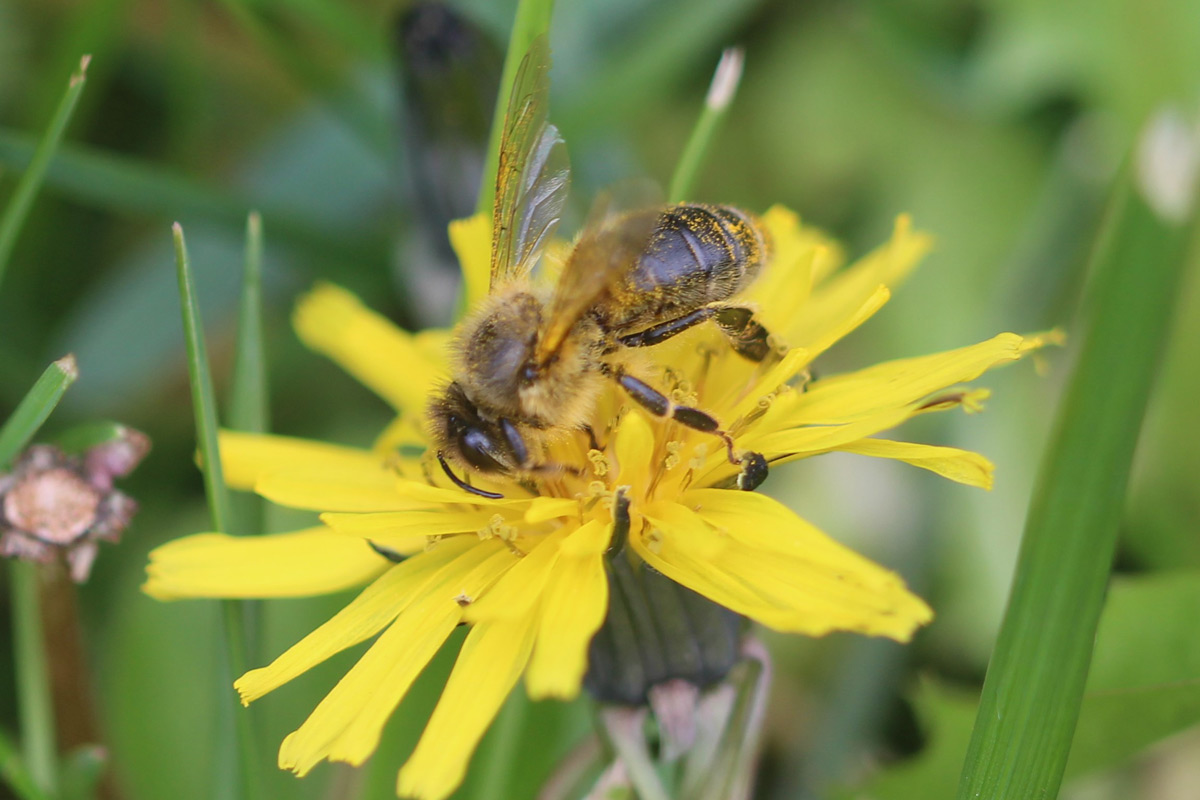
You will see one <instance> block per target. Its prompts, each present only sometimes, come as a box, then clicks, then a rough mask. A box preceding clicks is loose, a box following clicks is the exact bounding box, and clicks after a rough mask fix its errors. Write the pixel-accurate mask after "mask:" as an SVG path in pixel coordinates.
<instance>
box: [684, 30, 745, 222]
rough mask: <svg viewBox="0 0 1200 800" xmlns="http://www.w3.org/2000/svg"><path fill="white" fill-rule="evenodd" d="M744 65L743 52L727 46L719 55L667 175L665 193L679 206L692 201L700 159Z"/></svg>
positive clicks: (736, 86)
mask: <svg viewBox="0 0 1200 800" xmlns="http://www.w3.org/2000/svg"><path fill="white" fill-rule="evenodd" d="M744 62H745V53H743V52H742V49H741V48H740V47H730V48H728V49H727V50H726V51H725V52H724V53H722V54H721V60H720V62H718V63H717V70H716V72H715V73H713V79H712V83H711V84H710V85H709V87H708V96H707V97H705V99H704V109H703V110H702V111H701V112H700V119H698V120H696V127H695V128H693V129H692V135H691V136H690V137H689V138H688V140H687V144H686V145H684V148H683V154H682V155H680V156H679V163H678V164H677V165H676V167H675V174H674V175H673V176H671V187H670V189H669V190H668V192H667V198H668V199H669V201H670V202H672V203H682V202H684V201H686V200H690V199H692V192H693V191H694V189H695V186H696V178H697V177H698V176H699V174H700V167H701V166H702V165H703V164H704V157H705V156H706V155H707V154H708V149H709V146H710V145H712V141H713V138H714V137H715V135H716V132H717V128H718V127H719V126H720V124H721V120H723V119H724V118H725V114H726V112H728V111H729V106H730V105H731V104H732V103H733V98H734V96H735V95H736V94H737V90H738V84H739V83H741V80H742V65H743V64H744Z"/></svg>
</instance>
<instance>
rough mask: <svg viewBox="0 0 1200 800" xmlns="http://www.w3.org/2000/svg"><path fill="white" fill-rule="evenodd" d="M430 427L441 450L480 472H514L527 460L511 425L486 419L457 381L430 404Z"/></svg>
mask: <svg viewBox="0 0 1200 800" xmlns="http://www.w3.org/2000/svg"><path fill="white" fill-rule="evenodd" d="M429 427H430V435H431V437H432V439H433V442H434V444H435V445H436V446H437V449H438V450H439V451H440V452H443V453H445V454H446V455H448V456H449V457H450V458H451V459H452V460H454V461H457V462H458V463H460V464H465V465H467V466H469V467H471V468H473V469H475V470H478V471H479V472H483V473H490V474H496V473H511V472H513V471H514V470H517V469H520V467H521V465H522V464H523V463H524V462H525V461H526V451H525V444H524V442H523V441H522V440H521V437H520V435H519V434H518V433H517V431H516V429H515V428H514V427H513V426H512V424H511V423H506V422H505V421H504V420H498V421H492V420H488V419H485V418H484V417H483V415H482V414H481V413H480V411H479V407H478V406H477V405H475V403H473V402H471V399H470V398H469V397H467V395H466V393H465V392H464V391H463V388H462V387H461V386H460V385H459V384H458V382H457V381H456V382H454V383H451V384H450V385H449V386H447V387H446V389H445V391H444V392H442V393H441V394H439V395H437V396H436V397H434V399H433V400H432V402H431V403H430V405H429Z"/></svg>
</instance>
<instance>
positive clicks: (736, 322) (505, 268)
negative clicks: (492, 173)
mask: <svg viewBox="0 0 1200 800" xmlns="http://www.w3.org/2000/svg"><path fill="white" fill-rule="evenodd" d="M548 64H549V55H548V49H547V46H546V42H545V38H544V37H540V38H539V39H538V40H536V41H535V42H534V44H533V45H532V46H531V48H530V51H529V53H528V54H527V55H526V57H525V59H524V61H523V62H522V64H521V67H520V69H519V70H518V74H517V78H516V83H515V85H514V88H513V94H512V99H511V101H510V104H509V107H508V109H507V117H506V121H505V129H504V132H503V135H502V139H501V146H500V161H499V168H498V175H497V182H496V194H495V205H494V209H493V215H492V216H493V219H492V232H493V236H492V256H491V283H490V287H489V295H488V297H487V298H486V299H485V300H483V301H481V302H480V304H479V307H477V308H475V309H473V310H472V311H471V313H470V314H469V315H468V317H467V318H466V320H465V321H464V322H463V323H462V324H461V326H460V328H459V330H458V332H457V334H456V337H455V350H456V352H457V358H458V363H457V370H456V374H455V375H454V379H453V380H452V381H451V382H450V383H449V385H447V386H446V387H445V388H444V389H443V390H441V391H440V392H439V393H437V394H436V395H435V396H434V397H433V398H432V400H431V401H430V404H429V409H428V419H429V428H430V433H431V435H432V440H433V442H434V443H435V444H436V447H437V459H438V461H439V463H440V464H441V467H442V469H443V470H444V471H445V472H446V474H447V476H448V477H449V478H450V479H451V480H452V481H453V482H454V483H455V484H456V485H458V486H459V487H461V488H463V489H465V490H467V491H470V492H472V493H474V494H476V495H480V496H484V497H500V496H501V495H499V494H497V493H495V492H488V491H485V490H483V489H480V488H478V487H474V486H471V485H470V484H469V483H468V482H467V481H465V480H463V479H462V478H460V477H459V476H457V475H456V474H455V473H454V471H453V470H452V469H451V467H450V464H449V463H448V462H447V458H449V460H450V461H452V462H455V463H457V464H459V465H461V466H463V467H466V468H468V469H469V470H475V471H477V472H479V473H482V474H485V475H504V476H515V477H536V476H538V475H544V474H555V473H561V472H562V471H564V470H572V469H574V467H573V466H572V465H562V464H555V463H548V462H545V461H542V460H539V456H540V455H541V453H542V451H543V445H544V444H545V443H547V442H549V441H551V440H552V439H553V438H554V437H555V436H558V435H561V434H562V433H563V432H564V431H570V430H589V431H590V429H589V428H588V427H587V424H588V420H589V418H590V416H591V414H592V412H593V410H594V407H595V404H596V400H597V398H598V397H599V395H600V394H601V392H602V391H603V389H604V387H605V385H606V383H607V382H609V381H616V382H617V384H619V385H620V386H621V388H622V389H624V391H625V392H626V393H627V394H628V395H629V396H630V397H631V398H632V399H633V400H634V401H635V402H636V403H638V404H639V405H640V406H642V407H643V408H645V409H646V410H647V411H649V412H650V413H652V414H654V415H655V416H658V417H662V418H668V419H672V420H674V421H676V422H678V423H680V424H682V425H685V426H687V427H690V428H693V429H695V430H699V431H704V432H708V433H712V434H714V435H716V436H718V437H720V439H721V440H722V441H723V442H724V445H725V447H726V449H727V452H728V457H729V460H730V461H731V462H732V463H734V464H738V465H739V466H740V472H739V476H738V478H737V484H738V486H740V487H741V488H743V489H753V488H755V487H757V486H758V485H759V484H760V483H761V482H762V481H763V480H764V479H765V478H766V474H767V463H766V461H765V459H764V458H763V456H762V455H761V454H759V453H750V452H748V453H743V454H741V455H737V454H735V452H734V446H733V440H732V437H730V435H729V434H728V433H727V432H726V431H724V430H722V428H721V426H720V423H719V422H718V421H717V419H716V418H715V417H713V416H712V415H711V414H709V413H707V412H706V411H704V410H702V409H700V408H694V407H692V406H687V405H680V404H677V403H675V402H673V401H672V400H671V399H670V398H669V397H668V396H667V395H665V394H663V393H662V392H661V391H659V390H657V389H655V388H654V387H653V386H651V385H650V384H649V383H647V382H645V381H644V380H642V379H641V378H639V377H637V376H635V375H633V374H630V373H629V372H627V371H626V366H624V361H625V359H622V358H621V355H622V353H623V352H624V351H627V350H628V349H629V348H640V347H651V346H654V345H657V344H659V343H661V342H664V341H666V340H667V339H670V338H671V337H673V336H675V335H677V334H679V333H682V332H683V331H685V330H688V329H689V328H691V327H693V326H695V325H698V324H700V323H702V322H705V321H708V320H711V321H712V322H714V323H716V325H717V326H718V327H719V328H720V329H721V331H722V332H724V333H725V335H726V338H727V339H728V341H729V343H730V345H731V346H732V347H733V349H734V351H735V352H737V353H738V354H740V355H741V356H743V357H745V358H747V359H750V360H752V361H759V362H760V361H763V360H764V359H766V358H767V357H768V356H769V355H771V354H772V353H773V352H774V351H773V349H772V347H771V346H770V344H769V343H768V332H767V330H766V329H765V328H764V327H763V326H762V325H761V324H760V323H759V322H758V321H757V320H755V318H754V314H753V312H752V311H751V309H749V308H746V307H744V306H739V305H736V304H733V303H730V302H729V301H730V300H731V299H733V298H735V297H736V296H737V295H738V294H739V293H740V292H742V291H743V290H744V289H746V287H747V286H749V284H750V283H751V282H752V281H753V280H754V279H755V277H756V276H757V275H758V273H759V272H760V271H761V269H762V267H763V265H764V264H765V263H766V261H767V259H768V258H769V255H770V241H769V238H768V236H767V234H766V231H765V230H764V229H763V228H762V227H761V226H760V225H759V223H758V222H757V221H756V219H755V218H754V217H753V216H752V215H750V214H749V213H747V212H745V211H741V210H739V209H737V208H733V207H731V206H722V205H700V204H682V205H671V206H666V207H656V208H648V209H642V210H638V211H633V212H630V213H626V214H621V215H609V216H607V217H606V218H603V219H600V220H598V221H596V222H594V223H591V224H588V225H586V226H585V227H584V230H583V232H582V233H581V234H580V236H579V238H578V240H577V242H576V243H575V245H574V247H573V249H572V250H571V252H570V255H569V256H568V257H567V259H566V261H565V263H564V266H563V269H562V273H561V275H560V277H559V279H558V283H557V286H555V287H554V289H553V290H552V291H545V290H542V289H539V288H536V287H534V285H533V284H532V283H531V282H530V281H529V279H528V277H529V273H530V270H531V269H532V268H533V266H534V264H535V263H536V262H537V260H538V258H539V257H540V255H541V252H542V250H543V248H544V246H545V244H546V243H547V241H548V240H549V238H550V236H551V235H552V233H553V232H554V230H555V228H556V227H557V225H558V221H559V218H560V216H561V213H562V209H563V205H564V203H565V201H566V193H567V187H568V184H569V175H570V171H569V166H568V164H567V159H566V151H565V145H564V144H563V141H562V139H561V138H560V137H559V135H558V131H557V130H556V129H555V127H554V126H553V125H551V124H549V122H548V121H547V118H546V98H547V94H548V88H549V78H548Z"/></svg>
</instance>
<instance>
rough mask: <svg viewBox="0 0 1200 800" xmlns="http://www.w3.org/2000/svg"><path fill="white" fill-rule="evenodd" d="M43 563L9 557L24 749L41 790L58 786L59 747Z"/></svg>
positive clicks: (49, 790)
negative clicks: (43, 597) (44, 610)
mask: <svg viewBox="0 0 1200 800" xmlns="http://www.w3.org/2000/svg"><path fill="white" fill-rule="evenodd" d="M39 568H40V565H39V564H36V563H32V562H29V561H20V560H16V559H14V560H12V561H10V562H9V573H8V575H9V580H10V581H11V582H12V605H13V646H14V649H15V651H16V652H15V655H16V662H17V708H18V711H19V714H20V719H21V754H22V758H23V760H24V762H25V768H26V769H27V770H29V777H30V779H31V780H32V781H33V783H34V785H35V786H37V787H38V788H39V789H40V790H41V791H43V792H45V793H46V794H48V795H51V796H53V795H54V794H55V793H56V792H57V791H58V747H57V745H56V743H55V738H54V701H53V698H52V697H51V694H50V670H49V667H48V665H47V663H46V640H45V635H44V633H43V631H42V602H41V578H40V575H39V574H38V573H39Z"/></svg>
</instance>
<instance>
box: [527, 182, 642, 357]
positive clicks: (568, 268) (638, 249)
mask: <svg viewBox="0 0 1200 800" xmlns="http://www.w3.org/2000/svg"><path fill="white" fill-rule="evenodd" d="M661 211H662V210H661V208H643V209H640V210H638V211H633V212H629V213H626V214H622V215H620V216H614V215H612V214H611V213H610V212H609V211H608V210H607V203H606V202H603V201H602V202H600V203H598V205H597V206H596V207H595V208H593V211H592V214H591V215H589V219H592V218H599V219H598V221H590V222H589V223H588V224H587V225H586V226H585V227H584V231H583V233H582V234H580V237H579V241H577V242H576V243H575V247H574V249H573V250H572V251H571V255H570V257H569V258H568V259H567V262H566V264H565V265H564V266H563V271H562V275H561V276H559V279H558V286H557V287H556V288H555V290H554V296H553V297H552V298H551V300H550V304H549V306H548V307H547V311H546V317H545V319H546V322H545V323H544V324H543V328H542V331H541V333H540V335H539V336H538V344H537V352H536V355H535V360H536V362H537V363H539V364H545V363H546V362H547V361H549V360H550V359H551V358H552V357H553V356H554V354H555V353H557V352H558V350H559V348H560V347H562V343H563V340H564V339H565V338H566V336H567V334H568V333H569V332H570V330H571V328H572V327H573V326H574V325H575V323H576V322H577V321H578V320H579V318H580V317H581V316H582V315H583V314H584V313H585V312H587V310H588V309H589V308H591V307H592V306H593V305H595V303H596V301H597V300H598V299H599V298H600V297H601V296H602V295H603V294H604V293H605V292H606V291H608V290H609V288H610V287H612V286H613V285H615V284H616V283H617V282H618V281H620V280H621V278H622V277H624V276H625V275H626V274H628V272H629V270H631V269H632V268H633V267H634V265H636V264H637V262H638V259H639V258H640V257H641V256H642V254H643V253H644V252H645V251H646V245H647V243H648V242H649V241H650V237H651V236H652V235H653V234H654V230H655V226H656V225H657V224H658V218H659V215H660V214H661Z"/></svg>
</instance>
